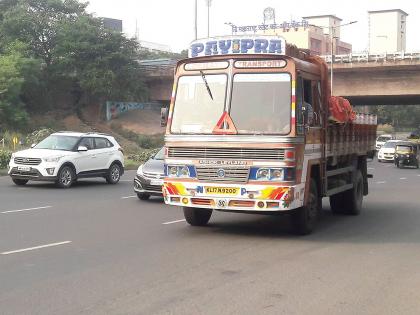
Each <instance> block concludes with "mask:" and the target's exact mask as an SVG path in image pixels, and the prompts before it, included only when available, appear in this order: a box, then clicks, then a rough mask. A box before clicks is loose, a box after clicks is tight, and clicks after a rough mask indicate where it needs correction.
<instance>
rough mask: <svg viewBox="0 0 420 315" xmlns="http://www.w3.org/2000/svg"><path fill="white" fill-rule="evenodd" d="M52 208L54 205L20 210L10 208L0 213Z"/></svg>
mask: <svg viewBox="0 0 420 315" xmlns="http://www.w3.org/2000/svg"><path fill="white" fill-rule="evenodd" d="M48 208H52V206H44V207H36V208H27V209H19V210H8V211H3V212H0V214H8V213H16V212H25V211H35V210H41V209H48Z"/></svg>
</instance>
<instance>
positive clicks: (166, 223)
mask: <svg viewBox="0 0 420 315" xmlns="http://www.w3.org/2000/svg"><path fill="white" fill-rule="evenodd" d="M180 222H185V219H182V220H175V221H169V222H164V223H162V224H163V225H168V224H173V223H180Z"/></svg>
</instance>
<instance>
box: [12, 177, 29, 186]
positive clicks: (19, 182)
mask: <svg viewBox="0 0 420 315" xmlns="http://www.w3.org/2000/svg"><path fill="white" fill-rule="evenodd" d="M12 181H13V182H14V183H15V185H18V186H23V185H26V183H27V182H28V180H27V179H19V178H12Z"/></svg>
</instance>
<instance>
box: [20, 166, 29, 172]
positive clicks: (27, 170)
mask: <svg viewBox="0 0 420 315" xmlns="http://www.w3.org/2000/svg"><path fill="white" fill-rule="evenodd" d="M18 171H21V172H30V171H31V167H30V166H18Z"/></svg>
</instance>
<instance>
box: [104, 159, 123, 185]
mask: <svg viewBox="0 0 420 315" xmlns="http://www.w3.org/2000/svg"><path fill="white" fill-rule="evenodd" d="M105 179H106V182H107V183H108V184H111V185H115V184H116V183H118V182H119V181H120V179H121V167H120V166H119V165H118V164H117V163H114V164H112V165H111V166H110V167H109V170H108V174H107V175H106V177H105Z"/></svg>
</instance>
